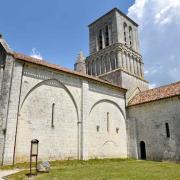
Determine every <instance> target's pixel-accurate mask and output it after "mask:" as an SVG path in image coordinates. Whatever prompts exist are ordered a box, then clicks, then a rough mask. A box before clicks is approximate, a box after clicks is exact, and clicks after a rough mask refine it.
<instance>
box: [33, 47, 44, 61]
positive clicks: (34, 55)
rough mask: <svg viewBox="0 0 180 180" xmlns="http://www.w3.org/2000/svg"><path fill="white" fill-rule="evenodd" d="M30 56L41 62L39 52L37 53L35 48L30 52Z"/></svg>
mask: <svg viewBox="0 0 180 180" xmlns="http://www.w3.org/2000/svg"><path fill="white" fill-rule="evenodd" d="M30 56H31V57H33V58H37V59H41V60H42V59H43V58H42V56H41V54H40V52H39V51H37V49H36V48H32V52H31V54H30Z"/></svg>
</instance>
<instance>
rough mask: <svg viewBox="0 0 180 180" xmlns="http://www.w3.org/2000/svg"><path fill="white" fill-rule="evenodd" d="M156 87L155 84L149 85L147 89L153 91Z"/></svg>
mask: <svg viewBox="0 0 180 180" xmlns="http://www.w3.org/2000/svg"><path fill="white" fill-rule="evenodd" d="M156 86H157V85H156V84H149V89H154V88H155V87H156Z"/></svg>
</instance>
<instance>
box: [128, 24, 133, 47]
mask: <svg viewBox="0 0 180 180" xmlns="http://www.w3.org/2000/svg"><path fill="white" fill-rule="evenodd" d="M132 45H133V41H132V28H131V27H129V46H130V47H132Z"/></svg>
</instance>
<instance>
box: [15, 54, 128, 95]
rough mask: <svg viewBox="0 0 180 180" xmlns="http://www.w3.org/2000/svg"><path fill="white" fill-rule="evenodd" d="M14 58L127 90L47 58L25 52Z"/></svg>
mask: <svg viewBox="0 0 180 180" xmlns="http://www.w3.org/2000/svg"><path fill="white" fill-rule="evenodd" d="M14 58H15V59H19V60H22V61H25V62H29V63H33V64H38V65H40V66H45V67H48V68H51V69H54V70H58V71H61V72H65V73H68V74H72V75H75V76H79V77H82V78H85V79H88V80H93V81H98V82H100V83H104V84H107V85H110V86H112V87H115V88H119V89H121V90H123V91H124V92H126V91H127V90H126V89H125V88H122V87H120V86H116V85H113V84H111V83H110V82H108V81H105V80H102V79H99V78H98V77H94V76H90V75H87V74H83V73H80V72H77V71H73V70H70V69H67V68H63V67H60V66H58V65H55V64H51V63H48V62H47V61H45V60H40V59H37V58H33V57H30V56H26V55H24V54H21V53H17V52H15V53H14Z"/></svg>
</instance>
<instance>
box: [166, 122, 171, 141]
mask: <svg viewBox="0 0 180 180" xmlns="http://www.w3.org/2000/svg"><path fill="white" fill-rule="evenodd" d="M165 126H166V137H167V138H170V131H169V124H168V123H165Z"/></svg>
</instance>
